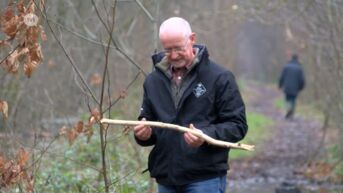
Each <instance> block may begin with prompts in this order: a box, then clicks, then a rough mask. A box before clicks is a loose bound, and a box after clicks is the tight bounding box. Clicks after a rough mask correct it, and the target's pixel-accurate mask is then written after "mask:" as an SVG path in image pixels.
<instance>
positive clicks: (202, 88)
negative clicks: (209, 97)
mask: <svg viewBox="0 0 343 193" xmlns="http://www.w3.org/2000/svg"><path fill="white" fill-rule="evenodd" d="M205 92H206V88H205V86H204V85H203V84H202V83H201V82H200V83H198V84H197V85H196V86H195V88H194V89H193V93H194V95H195V97H197V98H199V97H200V96H202V95H203V94H205Z"/></svg>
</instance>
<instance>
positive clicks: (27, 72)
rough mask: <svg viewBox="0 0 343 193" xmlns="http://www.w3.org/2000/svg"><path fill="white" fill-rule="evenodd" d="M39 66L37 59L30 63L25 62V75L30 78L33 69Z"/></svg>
mask: <svg viewBox="0 0 343 193" xmlns="http://www.w3.org/2000/svg"><path fill="white" fill-rule="evenodd" d="M36 68H37V62H36V61H31V62H30V63H25V64H24V72H25V75H26V76H27V77H28V78H30V77H31V75H32V73H33V71H34V70H35V69H36Z"/></svg>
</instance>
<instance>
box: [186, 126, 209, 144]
mask: <svg viewBox="0 0 343 193" xmlns="http://www.w3.org/2000/svg"><path fill="white" fill-rule="evenodd" d="M189 128H190V129H193V130H198V131H200V132H202V131H201V130H200V129H197V128H195V127H194V125H193V124H190V125H189ZM183 137H184V138H185V141H186V143H187V144H188V145H190V146H192V147H200V146H201V145H202V144H203V143H204V141H205V140H204V139H202V138H200V137H197V136H195V135H193V134H192V133H190V132H187V133H185V134H183Z"/></svg>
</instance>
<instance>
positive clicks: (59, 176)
mask: <svg viewBox="0 0 343 193" xmlns="http://www.w3.org/2000/svg"><path fill="white" fill-rule="evenodd" d="M96 129H99V128H96ZM115 129H118V128H109V130H111V131H109V133H110V134H109V139H110V141H109V142H108V146H107V149H106V151H107V155H108V157H107V159H108V162H109V163H111V164H110V166H109V168H110V169H111V171H110V172H109V176H110V181H111V188H110V190H111V191H113V192H114V191H115V192H127V193H129V192H130V193H133V192H144V191H146V190H147V188H148V184H147V182H148V181H149V180H148V179H149V177H148V176H147V174H144V175H141V174H140V173H139V172H140V170H142V169H141V168H139V165H140V164H139V162H138V161H137V160H134V159H132V157H133V156H134V152H133V149H132V148H130V146H129V144H128V143H127V141H130V138H129V137H128V136H126V135H125V134H123V133H121V132H119V134H118V133H117V134H116V132H113V130H115ZM98 135H99V134H95V136H94V138H92V140H90V141H89V143H87V139H86V137H79V138H77V140H75V141H74V143H73V145H71V146H70V144H69V143H68V142H67V141H65V140H64V139H61V140H59V141H58V143H56V144H55V145H54V147H52V148H51V149H50V152H51V153H49V156H46V159H44V160H43V161H42V163H41V166H40V167H41V168H44V169H41V170H39V171H38V172H37V174H36V184H35V191H36V192H46V193H53V192H60V191H61V190H63V192H70V193H73V192H105V189H104V187H103V183H102V180H103V179H102V174H101V172H102V171H101V169H100V168H101V151H99V147H100V140H99V136H98ZM130 157H131V158H130Z"/></svg>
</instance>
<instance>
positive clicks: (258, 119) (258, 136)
mask: <svg viewBox="0 0 343 193" xmlns="http://www.w3.org/2000/svg"><path fill="white" fill-rule="evenodd" d="M247 121H248V126H249V130H248V133H247V135H246V136H245V138H244V139H243V140H242V141H241V143H245V144H249V145H255V151H254V152H248V151H242V150H236V149H233V150H231V152H230V159H231V160H232V159H239V158H247V157H252V156H254V155H255V154H256V151H257V150H258V145H259V144H260V143H261V142H262V141H264V140H266V139H268V138H269V137H270V130H269V129H268V127H269V126H270V125H272V124H273V120H272V119H270V118H268V117H266V116H264V115H262V114H259V113H254V112H248V113H247Z"/></svg>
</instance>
